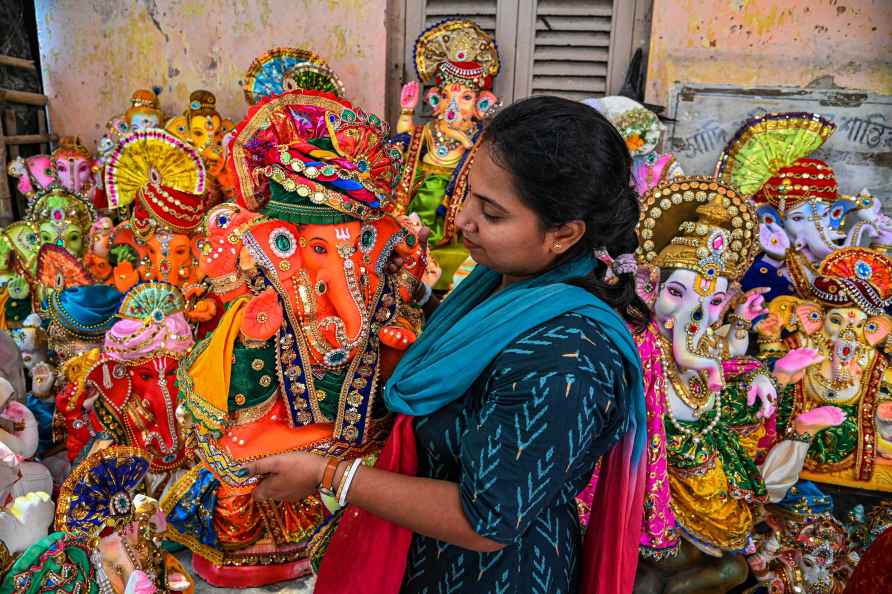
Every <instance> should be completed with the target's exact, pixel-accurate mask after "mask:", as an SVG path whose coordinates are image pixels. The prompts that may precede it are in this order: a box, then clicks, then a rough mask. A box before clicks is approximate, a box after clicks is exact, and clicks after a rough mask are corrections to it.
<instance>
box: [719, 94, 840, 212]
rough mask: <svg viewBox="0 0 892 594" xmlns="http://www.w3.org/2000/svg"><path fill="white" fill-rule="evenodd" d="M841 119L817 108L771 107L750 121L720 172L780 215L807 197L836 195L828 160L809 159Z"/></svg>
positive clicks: (731, 144)
mask: <svg viewBox="0 0 892 594" xmlns="http://www.w3.org/2000/svg"><path fill="white" fill-rule="evenodd" d="M834 130H836V124H834V123H833V122H831V121H830V120H828V119H826V118H824V117H822V116H820V115H818V114H814V113H799V112H794V113H770V114H766V115H762V116H758V117H755V118H752V119H750V120H748V121H746V122H745V123H744V124H743V126H742V127H741V128H740V130H738V131H737V133H736V134H735V135H734V138H732V139H731V141H730V142H728V145H727V146H726V147H725V150H724V151H722V154H721V155H720V156H719V160H718V163H717V164H716V177H717V178H719V179H721V180H722V181H724V182H726V183H729V184H730V185H731V186H733V187H735V188H737V190H738V191H739V192H740V193H741V194H743V195H745V196H752V197H753V200H754V201H755V202H756V204H764V203H769V204H771V205H772V206H774V207H775V208H777V209H778V210H779V212H780V214H781V215H783V213H784V211H786V210H789V209H790V208H794V207H795V206H796V205H798V204H799V203H801V202H802V201H804V200H807V199H810V198H812V197H816V198H818V199H821V200H829V201H832V200H834V199H835V197H836V191H837V187H836V178H835V177H834V175H833V170H832V169H831V168H830V166H829V165H827V164H826V163H824V162H823V161H819V160H817V159H806V158H805V157H806V156H807V155H810V154H811V153H813V152H814V151H816V150H817V149H819V148H820V147H821V145H823V144H824V142H825V141H826V140H827V138H829V137H830V135H831V134H833V132H834Z"/></svg>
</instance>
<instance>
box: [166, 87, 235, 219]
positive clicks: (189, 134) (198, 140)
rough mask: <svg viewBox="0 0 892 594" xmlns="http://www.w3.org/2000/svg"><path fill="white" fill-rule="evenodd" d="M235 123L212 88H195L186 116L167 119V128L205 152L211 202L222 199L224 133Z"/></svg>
mask: <svg viewBox="0 0 892 594" xmlns="http://www.w3.org/2000/svg"><path fill="white" fill-rule="evenodd" d="M231 124H232V122H231V121H230V120H224V118H223V116H221V115H220V113H219V112H218V111H217V98H216V97H215V96H214V94H213V93H211V92H210V91H204V90H200V91H193V92H192V93H190V95H189V107H188V108H187V109H186V111H185V112H184V113H183V115H180V116H175V117H173V118H170V119H169V120H167V123H165V125H164V129H165V130H167V131H168V132H170V133H171V134H173V135H174V136H176V137H177V138H179V139H180V140H182V141H184V142H187V143H189V144H191V145H192V146H193V147H194V148H195V150H196V151H198V153H199V154H200V155H201V159H202V161H203V162H204V165H205V169H206V170H207V174H208V181H209V182H210V183H209V184H208V191H209V193H211V194H212V196H210V197H209V200H208V204H216V203H218V202H220V199H219V197H220V189H219V188H218V187H217V177H218V176H219V175H220V174H221V173H222V172H223V167H224V165H225V163H224V159H223V146H222V142H223V135H224V134H225V133H226V132H228V131H229V130H231V129H232V125H231Z"/></svg>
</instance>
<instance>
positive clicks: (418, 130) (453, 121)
mask: <svg viewBox="0 0 892 594" xmlns="http://www.w3.org/2000/svg"><path fill="white" fill-rule="evenodd" d="M499 69H500V61H499V53H498V50H497V49H496V44H495V41H494V40H493V38H492V37H491V36H490V35H488V34H487V33H485V32H484V31H483V30H482V29H480V27H479V26H477V25H476V24H475V23H473V22H471V21H465V20H447V21H443V22H442V23H439V24H437V25H435V26H433V27H431V28H430V29H428V30H426V31H424V32H423V33H422V34H421V35H419V36H418V39H417V40H416V41H415V70H416V72H417V73H418V78H419V80H420V81H421V83H423V84H432V85H433V86H432V88H431V89H430V90H429V91H428V92H427V93H426V94H425V101H426V102H427V104H428V105H429V106H430V108H431V110H432V113H433V119H432V120H431V121H430V122H428V123H426V124H423V125H422V124H416V123H415V122H414V121H413V116H414V114H415V110H416V107H417V105H418V100H419V93H420V90H421V85H420V83H419V82H415V81H413V82H410V83H407V84H406V85H405V86H404V87H403V91H402V95H401V97H400V104H401V106H402V111H401V112H400V118H399V121H398V123H397V127H396V131H397V133H398V134H397V136H396V137H395V140H396V141H398V142H399V143H400V145H401V146H402V152H403V170H402V174H401V179H400V184H399V186H398V188H397V193H396V205H395V211H396V212H397V213H398V214H407V213H410V212H417V213H418V214H419V215H420V217H421V220H422V222H423V223H424V224H425V225H426V226H427V227H429V228H430V229H431V235H430V242H431V245H432V246H433V249H432V250H431V254H432V257H433V259H435V260H436V261H437V262H438V263H439V265H440V267H441V268H442V270H443V274H442V276H441V280H440V283H439V284H438V285H437V287H436V288H438V289H446V288H448V285H449V282H450V280H451V279H452V275H453V273H454V272H455V271H456V269H457V268H458V267H459V266H460V265H461V263H462V262H463V261H464V260H465V259H466V258H467V257H468V253H467V250H465V249H464V248H463V247H462V245H461V242H460V240H459V237H458V230H457V229H456V227H455V215H456V214H457V213H458V211H459V209H460V208H461V203H462V199H463V197H464V193H465V188H466V186H467V176H468V170H469V166H470V163H471V159H470V156H471V155H472V154H473V150H474V147H475V146H476V144H477V141H478V138H479V135H480V131H481V122H482V120H483V118H485V117H486V115H487V114H488V113H490V112H491V111H492V110H493V109H494V108H495V107H496V105H497V103H498V100H497V98H496V96H495V95H493V94H492V92H491V91H492V85H493V79H494V78H495V76H496V75H497V74H498V73H499Z"/></svg>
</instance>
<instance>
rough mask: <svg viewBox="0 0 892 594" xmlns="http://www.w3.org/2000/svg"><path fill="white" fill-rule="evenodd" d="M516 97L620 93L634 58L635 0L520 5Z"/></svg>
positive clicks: (538, 0)
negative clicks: (632, 53) (632, 51)
mask: <svg viewBox="0 0 892 594" xmlns="http://www.w3.org/2000/svg"><path fill="white" fill-rule="evenodd" d="M518 4H519V9H518V26H517V55H516V57H515V60H516V61H515V64H516V67H515V79H514V96H515V97H516V98H520V97H526V96H530V95H559V96H562V97H567V98H568V99H577V100H581V99H585V98H587V97H599V96H603V95H609V94H614V93H617V92H618V91H619V90H620V87H621V86H622V83H623V79H624V77H625V71H626V68H627V66H628V63H629V59H630V57H631V45H632V26H633V22H634V12H635V2H634V1H633V0H519V2H518Z"/></svg>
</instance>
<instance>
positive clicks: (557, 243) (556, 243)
mask: <svg viewBox="0 0 892 594" xmlns="http://www.w3.org/2000/svg"><path fill="white" fill-rule="evenodd" d="M554 249H555V250H559V249H561V244H560V243H559V242H557V241H555V242H554Z"/></svg>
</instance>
